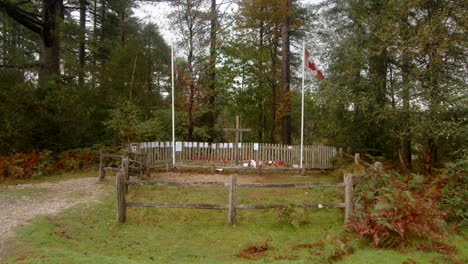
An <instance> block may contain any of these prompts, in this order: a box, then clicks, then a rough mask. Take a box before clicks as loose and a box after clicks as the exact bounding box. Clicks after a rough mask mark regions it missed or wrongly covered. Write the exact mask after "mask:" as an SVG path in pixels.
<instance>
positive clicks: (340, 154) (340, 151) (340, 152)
mask: <svg viewBox="0 0 468 264" xmlns="http://www.w3.org/2000/svg"><path fill="white" fill-rule="evenodd" d="M343 152H344V151H343V147H340V148H339V149H338V154H339V156H340V158H343Z"/></svg>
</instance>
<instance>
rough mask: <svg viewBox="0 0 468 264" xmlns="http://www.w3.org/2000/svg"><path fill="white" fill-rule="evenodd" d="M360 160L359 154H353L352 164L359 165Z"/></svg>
mask: <svg viewBox="0 0 468 264" xmlns="http://www.w3.org/2000/svg"><path fill="white" fill-rule="evenodd" d="M360 159H361V154H359V153H355V154H354V162H355V163H356V164H357V165H359V160H360Z"/></svg>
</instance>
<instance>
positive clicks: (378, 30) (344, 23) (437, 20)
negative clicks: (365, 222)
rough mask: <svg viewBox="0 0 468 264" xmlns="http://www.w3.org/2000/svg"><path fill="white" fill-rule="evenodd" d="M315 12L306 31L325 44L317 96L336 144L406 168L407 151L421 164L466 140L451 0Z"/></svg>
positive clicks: (332, 6)
mask: <svg viewBox="0 0 468 264" xmlns="http://www.w3.org/2000/svg"><path fill="white" fill-rule="evenodd" d="M317 11H318V12H319V13H320V14H321V18H322V20H320V21H319V22H317V23H316V27H315V28H316V29H318V30H316V31H315V32H312V33H313V34H312V35H313V36H314V37H316V38H321V39H322V41H323V42H326V43H327V49H325V50H323V54H326V55H327V56H326V60H327V61H328V62H329V66H328V72H327V80H326V81H325V82H323V85H321V87H320V91H319V94H318V96H317V98H318V100H319V101H320V102H321V104H323V105H324V106H326V108H327V109H328V110H326V111H327V112H328V113H330V114H332V116H333V118H330V119H329V122H335V123H336V125H335V126H334V127H335V128H336V129H337V132H338V133H337V135H336V137H335V142H336V143H341V142H342V143H343V144H349V143H351V144H352V145H353V147H354V148H355V149H361V150H364V151H366V150H367V151H372V152H374V153H377V154H378V153H383V154H385V155H387V156H388V157H398V156H400V158H401V161H402V164H404V165H409V166H410V165H411V151H412V150H413V151H415V152H416V154H419V155H420V157H421V158H424V159H425V163H426V170H429V169H430V167H431V166H432V165H433V163H434V161H436V159H437V153H447V152H450V151H453V150H454V149H451V148H447V147H444V145H445V146H447V145H446V144H444V143H446V142H447V140H454V141H456V142H460V140H462V139H461V138H460V137H465V138H466V132H465V133H463V132H462V130H465V131H466V120H463V119H462V118H460V115H459V114H460V113H465V112H466V109H467V108H466V89H465V88H464V87H465V80H464V78H465V77H464V76H465V74H464V73H463V71H464V70H463V69H465V68H466V64H465V61H464V58H465V57H466V47H465V45H464V41H465V40H466V37H465V36H464V35H466V34H465V33H466V25H465V24H464V23H463V22H462V19H461V17H463V16H464V14H465V12H464V11H463V8H461V6H460V4H459V2H457V1H423V0H421V1H368V0H352V1H342V0H337V1H329V2H327V3H326V4H325V5H324V6H322V7H320V8H318V9H317ZM465 15H466V14H465ZM321 26H322V27H323V28H322V29H320V28H321ZM465 146H466V145H465Z"/></svg>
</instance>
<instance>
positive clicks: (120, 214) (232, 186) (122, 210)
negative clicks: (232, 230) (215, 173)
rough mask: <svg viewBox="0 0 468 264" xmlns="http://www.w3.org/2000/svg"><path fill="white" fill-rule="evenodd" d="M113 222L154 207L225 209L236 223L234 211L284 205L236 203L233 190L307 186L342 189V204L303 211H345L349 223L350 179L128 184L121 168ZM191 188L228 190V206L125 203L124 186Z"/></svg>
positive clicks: (282, 206)
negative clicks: (128, 210)
mask: <svg viewBox="0 0 468 264" xmlns="http://www.w3.org/2000/svg"><path fill="white" fill-rule="evenodd" d="M116 181H117V221H118V222H120V223H123V222H125V219H126V208H127V207H156V208H191V209H217V210H228V222H229V224H231V225H235V223H236V214H237V209H268V208H287V207H288V206H289V205H287V204H237V198H238V195H237V189H238V188H242V187H247V188H309V187H345V202H344V203H336V204H321V203H316V204H301V205H298V207H303V208H320V209H321V208H345V221H348V220H349V217H350V216H351V213H352V210H353V202H352V201H353V177H352V175H351V174H347V175H345V177H344V182H343V183H330V182H305V183H237V175H236V174H234V175H231V178H230V181H229V182H176V181H130V180H128V176H127V175H126V172H125V169H124V168H122V170H121V171H120V172H119V173H118V175H117V180H116ZM131 185H138V186H144V185H147V186H148V185H149V186H192V187H229V204H206V203H155V202H135V201H126V192H127V190H128V186H131Z"/></svg>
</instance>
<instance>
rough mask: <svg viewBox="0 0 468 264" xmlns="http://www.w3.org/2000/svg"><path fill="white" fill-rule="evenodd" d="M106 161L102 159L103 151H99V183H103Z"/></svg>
mask: <svg viewBox="0 0 468 264" xmlns="http://www.w3.org/2000/svg"><path fill="white" fill-rule="evenodd" d="M105 166H106V159H105V158H104V151H103V150H102V148H101V149H99V181H103V180H104V179H105V178H106V170H105V169H104V167H105Z"/></svg>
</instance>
